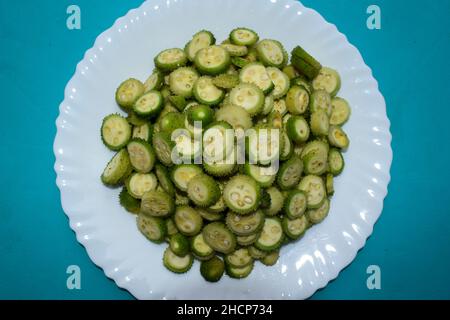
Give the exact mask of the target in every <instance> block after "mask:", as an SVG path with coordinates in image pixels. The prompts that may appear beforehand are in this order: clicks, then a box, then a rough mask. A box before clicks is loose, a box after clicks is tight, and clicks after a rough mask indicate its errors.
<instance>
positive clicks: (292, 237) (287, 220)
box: [281, 216, 308, 240]
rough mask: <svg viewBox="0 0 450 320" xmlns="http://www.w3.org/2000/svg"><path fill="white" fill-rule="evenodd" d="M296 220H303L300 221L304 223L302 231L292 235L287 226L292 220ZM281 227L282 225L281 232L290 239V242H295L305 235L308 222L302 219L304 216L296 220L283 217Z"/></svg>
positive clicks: (304, 218)
mask: <svg viewBox="0 0 450 320" xmlns="http://www.w3.org/2000/svg"><path fill="white" fill-rule="evenodd" d="M298 219H301V220H303V221H302V222H303V223H304V227H303V230H302V231H301V232H299V233H292V232H291V231H290V230H289V227H288V225H289V223H290V222H291V221H293V220H298ZM281 225H282V227H283V232H284V233H285V234H286V235H287V236H288V237H289V238H290V239H292V240H297V239H299V238H301V237H302V236H303V235H304V234H305V232H306V229H307V228H308V220H307V219H306V217H304V216H301V217H298V218H295V219H289V218H288V217H286V216H285V217H283V220H282V221H281Z"/></svg>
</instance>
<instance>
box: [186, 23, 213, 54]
mask: <svg viewBox="0 0 450 320" xmlns="http://www.w3.org/2000/svg"><path fill="white" fill-rule="evenodd" d="M215 43H216V38H215V37H214V35H213V34H212V32H210V31H208V30H201V31H199V32H197V33H196V34H194V36H193V37H192V40H191V41H189V42H188V43H187V44H186V47H185V49H184V51H185V52H186V55H187V57H188V59H189V60H190V61H194V59H195V56H196V54H197V52H198V51H199V50H201V49H204V48H207V47H209V46H212V45H214V44H215Z"/></svg>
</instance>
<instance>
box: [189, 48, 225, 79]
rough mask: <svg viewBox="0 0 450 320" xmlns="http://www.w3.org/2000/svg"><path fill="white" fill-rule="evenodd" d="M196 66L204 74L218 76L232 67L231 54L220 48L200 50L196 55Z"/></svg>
mask: <svg viewBox="0 0 450 320" xmlns="http://www.w3.org/2000/svg"><path fill="white" fill-rule="evenodd" d="M194 63H195V66H196V67H197V69H198V70H199V71H200V73H202V74H206V75H212V76H213V75H217V74H220V73H222V72H224V71H226V70H227V69H228V67H229V66H230V63H231V60H230V54H229V53H228V51H227V50H226V49H224V48H222V47H220V46H216V45H214V46H209V47H207V48H203V49H200V50H199V51H198V52H197V54H196V55H195V59H194Z"/></svg>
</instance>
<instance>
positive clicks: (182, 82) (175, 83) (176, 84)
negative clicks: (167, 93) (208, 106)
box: [169, 67, 198, 98]
mask: <svg viewBox="0 0 450 320" xmlns="http://www.w3.org/2000/svg"><path fill="white" fill-rule="evenodd" d="M197 79H198V73H197V71H195V69H193V68H190V67H184V68H179V69H176V70H175V71H173V72H172V73H171V74H170V77H169V85H170V90H171V91H172V92H173V93H174V94H176V95H178V96H182V97H184V98H190V97H191V96H192V91H193V89H194V84H195V82H196V81H197Z"/></svg>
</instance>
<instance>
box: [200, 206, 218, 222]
mask: <svg viewBox="0 0 450 320" xmlns="http://www.w3.org/2000/svg"><path fill="white" fill-rule="evenodd" d="M196 210H197V212H198V213H199V214H200V215H201V216H202V218H203V219H205V220H207V221H219V220H222V218H223V215H222V214H221V213H219V212H213V211H211V210H210V209H209V208H208V209H204V208H197V209H196Z"/></svg>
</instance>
